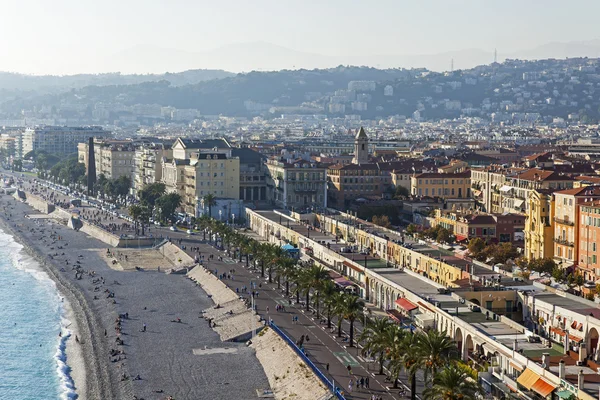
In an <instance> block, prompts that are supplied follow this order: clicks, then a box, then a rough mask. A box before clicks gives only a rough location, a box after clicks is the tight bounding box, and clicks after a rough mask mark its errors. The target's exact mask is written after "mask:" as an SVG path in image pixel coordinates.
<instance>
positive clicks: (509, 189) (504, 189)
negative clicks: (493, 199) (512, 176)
mask: <svg viewBox="0 0 600 400" xmlns="http://www.w3.org/2000/svg"><path fill="white" fill-rule="evenodd" d="M511 190H512V187H510V186H506V185H504V186H502V187H501V188H500V191H501V192H510V191H511Z"/></svg>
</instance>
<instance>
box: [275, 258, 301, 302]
mask: <svg viewBox="0 0 600 400" xmlns="http://www.w3.org/2000/svg"><path fill="white" fill-rule="evenodd" d="M279 262H280V265H279V268H278V269H277V285H278V286H279V279H280V278H281V277H283V278H284V279H285V297H288V296H289V295H290V280H291V279H293V278H294V276H295V275H296V273H297V272H298V265H297V264H296V260H295V259H293V258H291V257H286V258H282V259H281V260H279Z"/></svg>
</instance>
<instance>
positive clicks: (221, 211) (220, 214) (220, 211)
mask: <svg viewBox="0 0 600 400" xmlns="http://www.w3.org/2000/svg"><path fill="white" fill-rule="evenodd" d="M222 214H223V210H219V221H223V218H221V216H222Z"/></svg>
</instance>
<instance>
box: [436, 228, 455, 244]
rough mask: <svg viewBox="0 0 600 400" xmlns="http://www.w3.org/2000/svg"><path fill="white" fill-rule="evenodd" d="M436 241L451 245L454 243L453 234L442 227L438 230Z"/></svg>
mask: <svg viewBox="0 0 600 400" xmlns="http://www.w3.org/2000/svg"><path fill="white" fill-rule="evenodd" d="M435 240H436V241H437V242H438V243H450V242H451V241H452V232H450V231H449V230H448V229H446V228H443V227H442V228H440V229H438V233H437V235H436V237H435Z"/></svg>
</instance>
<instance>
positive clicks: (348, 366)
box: [346, 364, 352, 375]
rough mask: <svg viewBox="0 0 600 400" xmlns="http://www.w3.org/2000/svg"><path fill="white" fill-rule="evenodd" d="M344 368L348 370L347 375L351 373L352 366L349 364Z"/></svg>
mask: <svg viewBox="0 0 600 400" xmlns="http://www.w3.org/2000/svg"><path fill="white" fill-rule="evenodd" d="M346 369H347V370H348V375H352V367H351V366H350V364H348V365H347V366H346Z"/></svg>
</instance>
